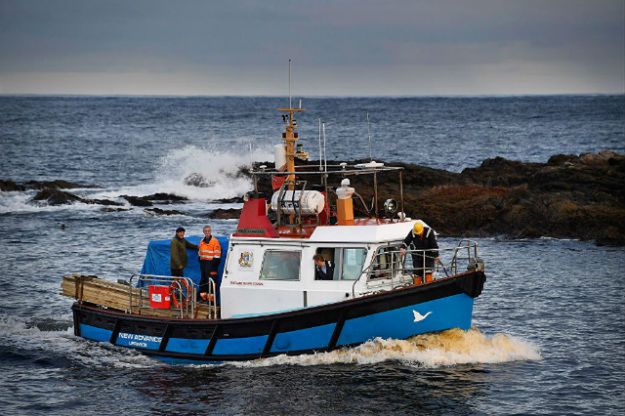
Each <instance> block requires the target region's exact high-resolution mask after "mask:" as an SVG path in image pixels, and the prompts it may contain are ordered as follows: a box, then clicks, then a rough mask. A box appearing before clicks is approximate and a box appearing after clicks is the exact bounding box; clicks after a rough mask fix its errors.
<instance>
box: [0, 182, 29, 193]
mask: <svg viewBox="0 0 625 416" xmlns="http://www.w3.org/2000/svg"><path fill="white" fill-rule="evenodd" d="M25 190H26V187H25V186H24V185H20V184H17V183H15V182H13V181H10V180H6V181H5V180H0V191H25Z"/></svg>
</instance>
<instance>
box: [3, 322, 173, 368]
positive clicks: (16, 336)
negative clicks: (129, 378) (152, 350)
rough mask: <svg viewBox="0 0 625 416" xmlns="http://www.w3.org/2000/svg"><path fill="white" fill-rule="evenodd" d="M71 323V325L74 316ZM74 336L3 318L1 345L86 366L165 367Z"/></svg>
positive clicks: (128, 351) (125, 350)
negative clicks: (62, 358)
mask: <svg viewBox="0 0 625 416" xmlns="http://www.w3.org/2000/svg"><path fill="white" fill-rule="evenodd" d="M67 320H68V321H69V322H71V316H68V317H67ZM57 324H58V322H57ZM73 333H74V331H73V328H72V327H71V326H69V327H68V328H67V329H66V330H58V331H56V330H52V331H45V330H40V329H39V328H38V327H37V326H36V325H34V324H33V323H32V322H27V321H25V320H23V319H20V318H15V317H10V316H6V315H3V316H0V345H2V346H3V347H4V348H10V349H14V350H15V351H16V352H17V353H20V354H29V351H30V353H32V354H33V355H34V356H47V357H50V358H53V357H58V356H62V357H64V358H66V359H68V360H70V361H72V362H75V363H77V364H78V365H82V366H85V367H113V368H147V367H154V366H159V365H163V364H162V363H160V362H158V361H155V360H152V359H150V358H149V357H147V356H145V355H143V354H141V353H139V352H137V351H135V350H132V349H128V348H121V347H115V346H113V345H110V344H105V343H95V342H88V341H86V340H84V339H81V338H78V337H76V336H74V335H73Z"/></svg>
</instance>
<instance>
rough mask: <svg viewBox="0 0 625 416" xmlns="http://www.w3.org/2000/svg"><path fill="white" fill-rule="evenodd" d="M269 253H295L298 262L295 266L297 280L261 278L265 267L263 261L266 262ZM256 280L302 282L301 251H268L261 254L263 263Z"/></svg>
mask: <svg viewBox="0 0 625 416" xmlns="http://www.w3.org/2000/svg"><path fill="white" fill-rule="evenodd" d="M269 253H297V255H298V258H299V261H298V264H297V279H272V278H266V277H263V270H264V267H265V261H266V260H267V254H269ZM258 280H259V281H265V282H300V281H301V280H302V250H290V249H280V248H278V249H268V250H265V252H264V253H263V261H262V263H261V265H260V270H259V272H258Z"/></svg>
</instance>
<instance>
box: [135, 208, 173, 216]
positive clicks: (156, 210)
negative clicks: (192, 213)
mask: <svg viewBox="0 0 625 416" xmlns="http://www.w3.org/2000/svg"><path fill="white" fill-rule="evenodd" d="M143 211H145V212H146V213H148V214H151V215H182V214H183V213H182V212H180V211H177V210H175V209H161V208H146V209H144V210H143Z"/></svg>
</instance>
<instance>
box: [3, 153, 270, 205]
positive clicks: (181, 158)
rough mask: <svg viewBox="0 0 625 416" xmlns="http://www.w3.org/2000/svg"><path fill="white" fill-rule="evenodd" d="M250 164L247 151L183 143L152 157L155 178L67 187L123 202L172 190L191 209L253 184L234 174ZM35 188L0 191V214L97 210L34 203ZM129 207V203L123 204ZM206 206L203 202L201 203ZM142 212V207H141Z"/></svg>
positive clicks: (237, 193) (260, 157) (240, 192)
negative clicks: (198, 180)
mask: <svg viewBox="0 0 625 416" xmlns="http://www.w3.org/2000/svg"><path fill="white" fill-rule="evenodd" d="M252 156H253V158H254V159H255V160H271V159H272V158H273V155H272V153H271V152H270V151H267V150H263V149H257V150H255V151H254V153H253V155H252ZM249 164H250V155H249V152H247V151H246V152H243V151H242V152H240V153H237V152H236V151H234V150H233V151H214V150H209V149H205V148H200V147H197V146H186V147H183V148H181V149H177V150H174V151H172V152H170V153H169V154H167V155H165V156H163V157H162V158H161V159H160V160H155V161H154V166H155V173H154V175H155V180H153V181H151V182H147V183H142V184H139V185H133V186H122V187H121V188H120V187H114V188H108V189H98V190H95V191H94V190H90V189H81V190H70V192H72V193H77V194H79V195H80V196H82V197H85V198H96V199H111V200H117V201H119V202H124V203H125V202H126V201H124V200H123V199H120V198H119V196H120V195H134V196H145V195H150V194H154V193H157V192H164V193H172V194H176V195H180V196H184V197H187V198H189V199H190V200H191V201H190V202H189V203H187V205H188V207H189V208H191V209H193V207H194V202H201V203H202V204H205V203H206V201H210V200H216V199H222V198H232V197H236V196H242V195H243V194H244V193H245V192H247V191H249V190H250V189H251V188H252V182H251V180H250V178H248V177H244V176H240V175H237V174H238V172H239V169H240V168H241V167H242V166H245V165H249ZM192 174H195V175H199V176H200V177H202V178H204V180H205V182H206V185H207V186H205V187H199V186H192V185H187V184H185V178H187V177H189V176H190V175H192ZM35 193H36V192H35V191H25V192H0V214H6V213H13V214H15V213H31V212H41V211H44V212H50V211H59V210H67V209H73V210H76V209H78V210H99V209H100V208H102V206H101V205H99V204H84V203H80V202H75V203H73V204H66V205H58V206H50V205H47V204H46V203H45V202H41V203H35V202H33V201H32V197H33V196H34V195H35ZM125 205H126V206H127V207H129V204H127V203H126V204H125ZM202 208H204V209H205V208H206V205H202ZM209 209H210V207H209ZM141 212H142V210H141Z"/></svg>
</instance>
